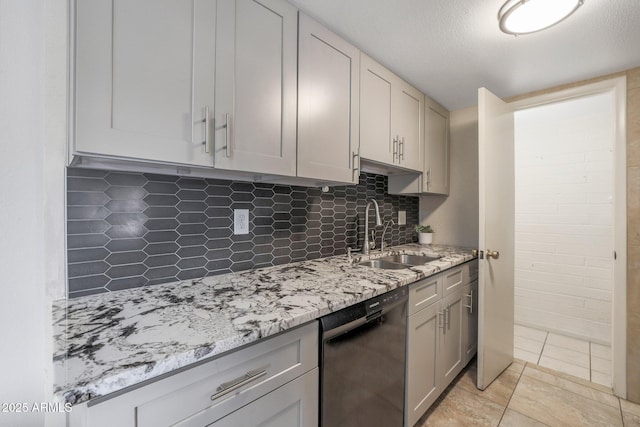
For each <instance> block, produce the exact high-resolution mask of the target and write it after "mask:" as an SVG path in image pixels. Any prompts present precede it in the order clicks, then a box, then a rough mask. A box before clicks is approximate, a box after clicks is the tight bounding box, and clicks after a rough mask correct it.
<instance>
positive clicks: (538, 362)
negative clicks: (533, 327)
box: [536, 331, 549, 365]
mask: <svg viewBox="0 0 640 427" xmlns="http://www.w3.org/2000/svg"><path fill="white" fill-rule="evenodd" d="M548 338H549V331H547V335H545V336H544V342H543V343H542V349H540V355H539V356H538V361H537V362H536V365H540V360H541V359H542V353H544V347H545V346H546V345H547V339H548Z"/></svg>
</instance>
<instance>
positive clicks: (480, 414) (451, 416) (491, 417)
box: [416, 387, 504, 427]
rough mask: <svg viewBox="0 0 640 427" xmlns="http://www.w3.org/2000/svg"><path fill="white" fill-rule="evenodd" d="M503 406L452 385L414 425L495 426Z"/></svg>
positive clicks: (439, 426) (424, 426)
mask: <svg viewBox="0 0 640 427" xmlns="http://www.w3.org/2000/svg"><path fill="white" fill-rule="evenodd" d="M503 412H504V406H501V405H498V404H497V403H494V402H491V401H489V400H487V399H484V398H482V397H479V396H477V395H475V394H473V393H469V392H468V391H466V390H463V389H462V388H461V387H453V388H452V389H450V390H449V392H448V393H447V394H446V396H445V397H444V398H443V399H441V400H439V401H438V402H436V404H434V406H432V407H431V408H430V409H429V411H427V413H426V414H425V415H424V416H423V417H422V418H421V419H420V420H419V421H418V422H417V423H416V426H420V427H430V426H436V427H441V426H452V427H454V426H460V427H476V426H478V427H485V426H486V427H495V426H497V425H498V423H499V422H500V418H501V417H502V414H503Z"/></svg>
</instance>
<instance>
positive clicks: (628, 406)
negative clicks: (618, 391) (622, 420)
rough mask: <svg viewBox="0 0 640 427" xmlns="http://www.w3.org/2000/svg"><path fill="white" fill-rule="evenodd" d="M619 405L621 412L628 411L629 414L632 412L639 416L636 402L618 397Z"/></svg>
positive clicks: (639, 412) (639, 408)
mask: <svg viewBox="0 0 640 427" xmlns="http://www.w3.org/2000/svg"><path fill="white" fill-rule="evenodd" d="M620 407H621V408H622V412H628V413H630V414H634V415H637V416H638V417H640V405H638V404H637V403H633V402H629V401H628V400H624V399H620Z"/></svg>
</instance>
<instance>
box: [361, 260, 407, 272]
mask: <svg viewBox="0 0 640 427" xmlns="http://www.w3.org/2000/svg"><path fill="white" fill-rule="evenodd" d="M358 265H362V266H365V267H373V268H381V269H383V270H402V269H403V268H409V267H411V266H410V265H405V264H399V263H397V262H390V261H385V260H383V259H370V260H368V261H362V262H359V263H358Z"/></svg>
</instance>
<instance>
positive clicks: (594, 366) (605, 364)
mask: <svg viewBox="0 0 640 427" xmlns="http://www.w3.org/2000/svg"><path fill="white" fill-rule="evenodd" d="M591 370H592V371H598V372H601V373H603V374H609V375H611V360H610V359H601V358H600V357H596V356H593V355H592V356H591Z"/></svg>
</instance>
